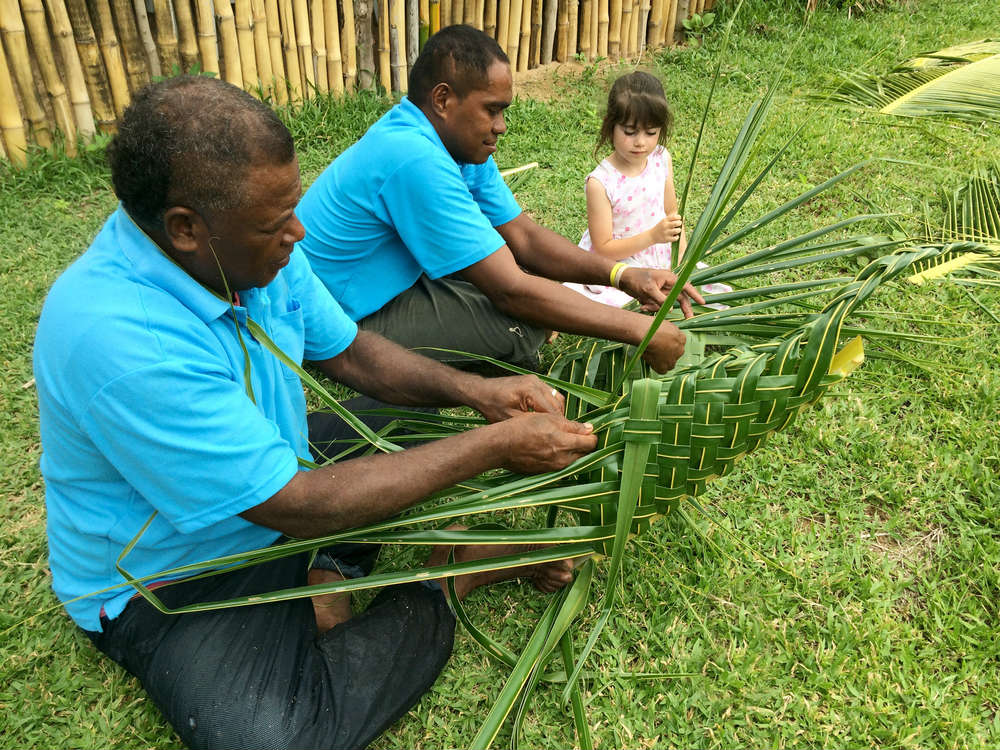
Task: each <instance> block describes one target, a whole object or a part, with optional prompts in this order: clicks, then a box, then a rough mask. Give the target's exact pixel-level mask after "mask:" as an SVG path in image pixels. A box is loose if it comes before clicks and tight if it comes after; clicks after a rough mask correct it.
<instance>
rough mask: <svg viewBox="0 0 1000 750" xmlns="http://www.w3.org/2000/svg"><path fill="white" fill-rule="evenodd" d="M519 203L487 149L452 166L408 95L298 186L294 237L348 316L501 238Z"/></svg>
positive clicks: (449, 269) (475, 257)
mask: <svg viewBox="0 0 1000 750" xmlns="http://www.w3.org/2000/svg"><path fill="white" fill-rule="evenodd" d="M520 213H521V208H520V206H518V205H517V201H516V200H514V196H513V194H512V193H511V192H510V188H508V187H507V184H506V183H505V182H504V181H503V178H502V177H501V176H500V172H499V170H498V169H497V165H496V163H495V162H494V161H493V159H492V157H491V158H489V159H487V160H486V162H485V163H483V164H459V163H458V162H456V161H455V160H454V159H453V158H452V157H451V155H450V154H449V153H448V151H447V149H445V147H444V144H442V143H441V139H440V138H439V137H438V134H437V132H436V131H435V130H434V127H433V126H432V125H431V123H430V121H429V120H428V119H427V117H426V116H425V115H424V113H423V112H421V111H420V109H419V108H418V107H417V106H416V105H414V104H412V103H411V102H410V101H409V99H407V98H405V97H404V98H403V100H402V101H401V102H400V103H399V104H397V105H396V106H395V107H393V108H392V109H391V110H389V111H388V112H387V113H386V114H385V115H383V117H382V118H381V119H380V120H379V121H378V122H376V123H375V124H374V125H372V126H371V128H369V129H368V132H367V133H365V135H364V136H363V137H362V138H361V140H360V141H358V142H357V143H355V144H354V145H353V146H351V147H350V148H349V149H347V150H346V151H344V153H342V154H341V155H340V156H338V157H337V159H336V160H335V161H334V162H333V164H331V165H330V166H329V167H327V168H326V170H325V171H324V172H323V174H321V175H320V176H319V178H318V179H317V180H316V182H314V183H313V185H312V186H311V187H310V188H309V189H308V190H307V191H306V194H305V196H303V198H302V202H301V203H300V204H299V206H298V208H297V209H296V214H297V215H298V217H299V220H300V221H301V222H302V224H303V225H304V226H305V228H306V237H305V239H304V240H303V241H302V242H300V243H299V247H300V248H301V249H302V250H304V251H305V254H306V255H307V256H308V258H309V262H310V264H311V265H312V267H313V270H314V271H315V272H316V275H317V276H319V277H320V278H321V279H322V280H323V283H324V284H326V287H327V289H329V290H330V292H331V293H332V294H333V296H334V297H336V299H337V301H338V302H340V304H341V305H342V306H343V308H344V310H345V311H346V312H347V314H348V315H350V316H351V318H353V319H354V320H361V318H363V317H365V316H366V315H370V314H371V313H373V312H375V311H376V310H378V309H380V308H381V307H382V306H383V305H384V304H385V303H386V302H388V301H389V300H391V299H393V298H394V297H395V296H396V295H398V294H400V293H401V292H403V291H405V290H407V289H409V288H410V287H411V286H413V283H414V282H415V281H416V280H417V278H419V276H420V274H421V273H426V274H427V275H428V276H429V277H430V278H432V279H436V278H439V277H441V276H447V275H448V274H450V273H454V272H456V271H460V270H461V269H463V268H467V267H468V266H471V265H472V264H473V263H477V262H479V261H481V260H482V259H483V258H485V257H487V256H488V255H490V254H491V253H494V252H496V251H497V250H499V249H500V248H501V247H503V245H504V239H503V237H501V236H500V234H499V233H498V232H497V231H496V229H494V227H498V226H500V225H501V224H506V223H507V222H508V221H511V220H512V219H515V218H517V216H518V215H519V214H520Z"/></svg>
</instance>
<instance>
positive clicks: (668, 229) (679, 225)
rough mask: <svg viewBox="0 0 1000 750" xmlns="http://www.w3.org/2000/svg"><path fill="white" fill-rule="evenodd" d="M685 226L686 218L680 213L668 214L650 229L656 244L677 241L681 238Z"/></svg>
mask: <svg viewBox="0 0 1000 750" xmlns="http://www.w3.org/2000/svg"><path fill="white" fill-rule="evenodd" d="M683 228H684V220H683V219H682V218H681V215H680V214H668V215H667V217H666V218H665V219H662V220H661V221H660V223H659V224H657V225H656V226H655V227H653V228H652V229H650V230H649V231H650V234H651V236H652V239H653V243H654V244H664V243H667V242H677V240H679V239H680V238H681V230H682V229H683Z"/></svg>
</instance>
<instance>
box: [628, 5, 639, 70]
mask: <svg viewBox="0 0 1000 750" xmlns="http://www.w3.org/2000/svg"><path fill="white" fill-rule="evenodd" d="M630 2H631V4H632V18H630V19H629V25H628V49H629V57H630V58H631V57H635V56H637V55H638V54H639V25H640V16H641V15H642V1H641V0H630Z"/></svg>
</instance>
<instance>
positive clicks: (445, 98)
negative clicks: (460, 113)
mask: <svg viewBox="0 0 1000 750" xmlns="http://www.w3.org/2000/svg"><path fill="white" fill-rule="evenodd" d="M454 98H455V90H454V89H453V88H452V87H451V86H449V85H448V84H447V83H445V82H444V81H441V83H439V84H437V85H436V86H435V87H434V88H432V89H431V93H430V95H429V96H428V97H427V99H428V101H429V102H430V105H431V111H432V112H433V113H434V114H435V115H437V116H438V117H445V116H446V115H447V112H448V107H449V105H450V104H451V102H452V99H454Z"/></svg>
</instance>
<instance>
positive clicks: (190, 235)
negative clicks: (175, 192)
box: [163, 206, 208, 253]
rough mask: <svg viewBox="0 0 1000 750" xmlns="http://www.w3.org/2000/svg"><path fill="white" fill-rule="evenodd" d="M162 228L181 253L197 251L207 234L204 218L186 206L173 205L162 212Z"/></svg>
mask: <svg viewBox="0 0 1000 750" xmlns="http://www.w3.org/2000/svg"><path fill="white" fill-rule="evenodd" d="M163 230H164V232H165V233H166V235H167V240H168V241H169V242H170V244H171V245H173V247H174V249H175V250H177V251H178V252H181V253H193V252H197V251H198V250H199V249H200V247H201V245H202V242H203V240H204V238H205V237H207V236H208V227H206V226H205V220H204V219H202V218H201V216H200V215H199V214H198V212H197V211H195V210H193V209H190V208H187V207H186V206H173V207H172V208H168V209H167V210H166V212H165V213H164V214H163Z"/></svg>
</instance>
